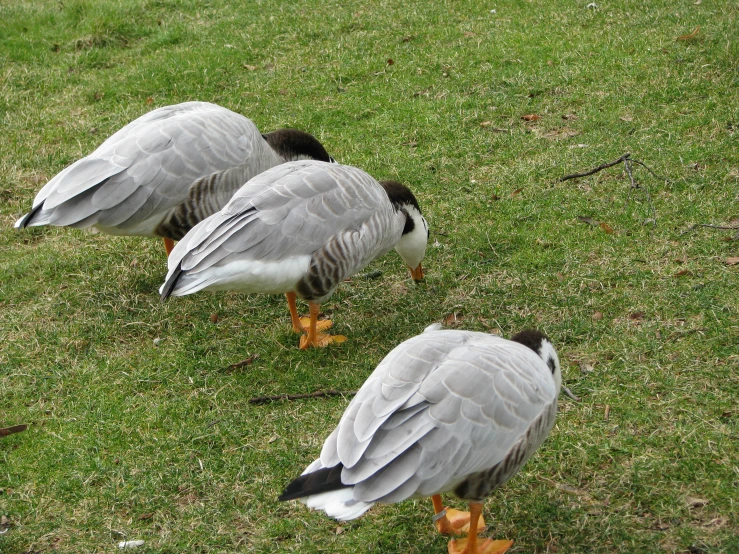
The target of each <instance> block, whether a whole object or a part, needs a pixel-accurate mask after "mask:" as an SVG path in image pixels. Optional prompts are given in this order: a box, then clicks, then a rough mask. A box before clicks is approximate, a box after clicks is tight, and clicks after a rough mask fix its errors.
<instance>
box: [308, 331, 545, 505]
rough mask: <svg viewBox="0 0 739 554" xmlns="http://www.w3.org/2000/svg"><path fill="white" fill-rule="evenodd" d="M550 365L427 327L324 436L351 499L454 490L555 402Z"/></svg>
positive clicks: (479, 336)
mask: <svg viewBox="0 0 739 554" xmlns="http://www.w3.org/2000/svg"><path fill="white" fill-rule="evenodd" d="M556 397H557V392H556V390H555V385H554V380H553V379H552V377H551V373H548V372H547V368H546V365H545V364H543V362H542V361H541V359H540V358H539V357H538V356H537V355H536V354H535V353H534V352H533V351H531V350H530V349H528V348H527V347H525V346H523V345H520V344H518V343H513V342H510V341H506V340H504V339H501V338H498V337H494V336H492V335H487V334H484V333H474V332H467V331H430V332H426V333H423V334H421V335H419V336H417V337H414V338H412V339H410V340H408V341H406V342H404V343H403V344H401V345H400V346H398V347H397V348H396V349H395V350H393V351H392V352H391V353H390V354H389V355H388V356H387V357H386V358H385V359H384V360H383V361H382V362H381V363H380V365H379V366H378V367H377V369H376V370H375V372H374V373H373V374H372V375H371V376H370V378H369V379H368V380H367V382H366V383H365V384H364V385H363V387H362V389H361V390H360V391H359V393H358V394H357V396H356V397H355V398H354V400H353V401H352V402H351V404H350V405H349V407H348V408H347V410H346V412H345V414H344V416H343V417H342V419H341V422H340V423H339V426H338V427H337V429H336V430H335V431H334V433H333V434H332V435H331V436H330V437H329V438H328V439H327V441H326V443H325V444H324V448H323V450H322V452H321V463H322V464H323V465H324V466H326V467H331V466H334V465H336V464H338V463H339V462H341V463H342V464H343V465H344V469H343V470H342V482H344V483H345V484H354V485H355V486H354V498H355V499H356V500H362V501H365V502H370V501H380V502H396V501H399V500H403V499H405V498H409V497H411V496H414V495H419V496H428V495H431V494H436V493H439V492H445V491H448V490H451V489H453V488H454V487H455V486H456V485H457V484H458V483H460V482H461V481H462V480H463V479H464V478H465V476H468V475H470V474H473V473H476V472H479V471H483V470H486V469H489V468H492V467H494V466H495V465H496V464H498V463H500V462H501V461H502V460H503V459H504V457H505V456H506V454H507V453H508V452H509V451H510V449H511V448H512V447H513V446H514V445H515V444H516V442H517V441H518V440H519V439H520V438H521V437H522V436H523V435H525V434H526V432H527V430H528V428H529V426H530V425H531V424H532V423H533V422H534V421H535V420H536V418H537V417H538V416H539V415H540V414H541V413H542V412H545V411H546V410H548V409H549V408H550V406H551V405H552V402H553V401H554V400H555V399H556Z"/></svg>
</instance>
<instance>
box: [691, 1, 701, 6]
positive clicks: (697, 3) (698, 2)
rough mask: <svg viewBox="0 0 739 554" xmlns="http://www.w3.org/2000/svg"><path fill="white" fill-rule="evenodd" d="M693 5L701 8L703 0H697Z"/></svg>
mask: <svg viewBox="0 0 739 554" xmlns="http://www.w3.org/2000/svg"><path fill="white" fill-rule="evenodd" d="M693 5H694V6H700V5H701V0H695V2H693Z"/></svg>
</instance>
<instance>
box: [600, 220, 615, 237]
mask: <svg viewBox="0 0 739 554" xmlns="http://www.w3.org/2000/svg"><path fill="white" fill-rule="evenodd" d="M599 227H600V228H601V229H603V230H604V231H605V232H606V233H608V234H609V235H612V234H613V227H611V226H610V225H608V223H605V222H602V223H601V224H600V225H599Z"/></svg>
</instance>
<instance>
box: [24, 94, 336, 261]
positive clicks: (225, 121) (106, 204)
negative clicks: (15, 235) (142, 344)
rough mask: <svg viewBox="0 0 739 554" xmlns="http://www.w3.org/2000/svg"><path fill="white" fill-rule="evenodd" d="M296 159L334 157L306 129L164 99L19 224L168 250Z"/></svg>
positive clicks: (61, 179) (54, 186)
mask: <svg viewBox="0 0 739 554" xmlns="http://www.w3.org/2000/svg"><path fill="white" fill-rule="evenodd" d="M297 159H316V160H322V161H325V162H328V161H333V160H332V158H331V157H330V156H329V155H328V153H327V152H326V150H325V149H324V147H323V146H322V145H321V143H320V142H318V140H317V139H316V138H315V137H314V136H312V135H310V134H308V133H305V132H303V131H298V130H296V129H280V130H277V131H273V132H272V133H267V134H264V135H263V134H261V133H260V132H259V130H258V129H257V127H256V125H254V123H253V122H252V121H251V120H249V119H247V118H246V117H244V116H243V115H240V114H237V113H235V112H232V111H231V110H228V109H226V108H223V107H221V106H217V105H215V104H209V103H207V102H185V103H184V104H176V105H174V106H165V107H162V108H158V109H156V110H153V111H151V112H149V113H147V114H145V115H143V116H141V117H139V118H138V119H136V120H135V121H132V122H131V123H129V124H128V125H126V126H125V127H123V128H122V129H121V130H120V131H118V132H116V133H115V134H113V135H112V136H111V137H110V138H108V139H107V140H106V141H105V142H104V143H103V144H101V145H100V147H98V149H97V150H95V151H94V152H93V153H92V154H90V155H89V156H87V157H85V158H82V159H81V160H78V161H76V162H75V163H73V164H72V165H70V166H68V167H67V168H65V169H63V170H62V171H61V172H60V173H58V174H57V175H56V176H54V177H53V178H52V179H51V180H50V181H49V182H48V183H47V184H46V185H45V186H44V187H43V188H42V189H41V190H40V191H39V193H38V194H37V195H36V198H35V199H34V201H33V209H32V210H31V211H30V212H29V213H27V214H26V215H24V216H23V217H21V218H20V219H19V220H18V221H17V222H16V223H15V227H16V228H23V227H33V226H36V225H57V226H66V227H77V228H83V227H96V228H97V229H99V230H100V231H103V232H105V233H109V234H111V235H142V236H150V237H162V238H163V239H164V245H165V248H166V249H167V254H169V253H170V251H171V250H172V248H173V246H174V242H173V241H175V240H179V239H181V238H182V237H183V236H185V234H186V233H187V231H189V230H190V229H191V228H192V227H193V226H194V225H195V224H197V223H198V222H199V221H201V220H203V219H205V218H206V217H208V216H209V215H211V214H214V213H215V212H217V211H218V210H220V209H221V208H222V207H223V206H225V205H226V203H227V202H228V201H229V200H230V199H231V197H232V196H233V194H234V192H236V191H237V190H238V189H239V188H240V187H241V186H242V185H243V184H244V183H246V182H247V181H248V180H249V179H251V178H252V177H254V176H255V175H258V174H260V173H262V172H263V171H265V170H267V169H269V168H270V167H274V166H276V165H279V164H281V163H284V162H286V161H289V160H297Z"/></svg>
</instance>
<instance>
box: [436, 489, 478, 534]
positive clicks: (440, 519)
mask: <svg viewBox="0 0 739 554" xmlns="http://www.w3.org/2000/svg"><path fill="white" fill-rule="evenodd" d="M431 501H432V502H433V503H434V514H435V516H434V524H435V525H436V529H437V530H438V531H439V533H441V534H442V535H461V534H462V533H467V532H469V529H470V513H469V512H462V511H460V510H455V509H454V508H444V503H443V502H442V500H441V495H440V494H435V495H434V496H432V497H431ZM440 514H443V515H440ZM484 528H485V520H484V519H482V516H480V522H479V524H478V533H479V532H481V531H482V530H483V529H484Z"/></svg>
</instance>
